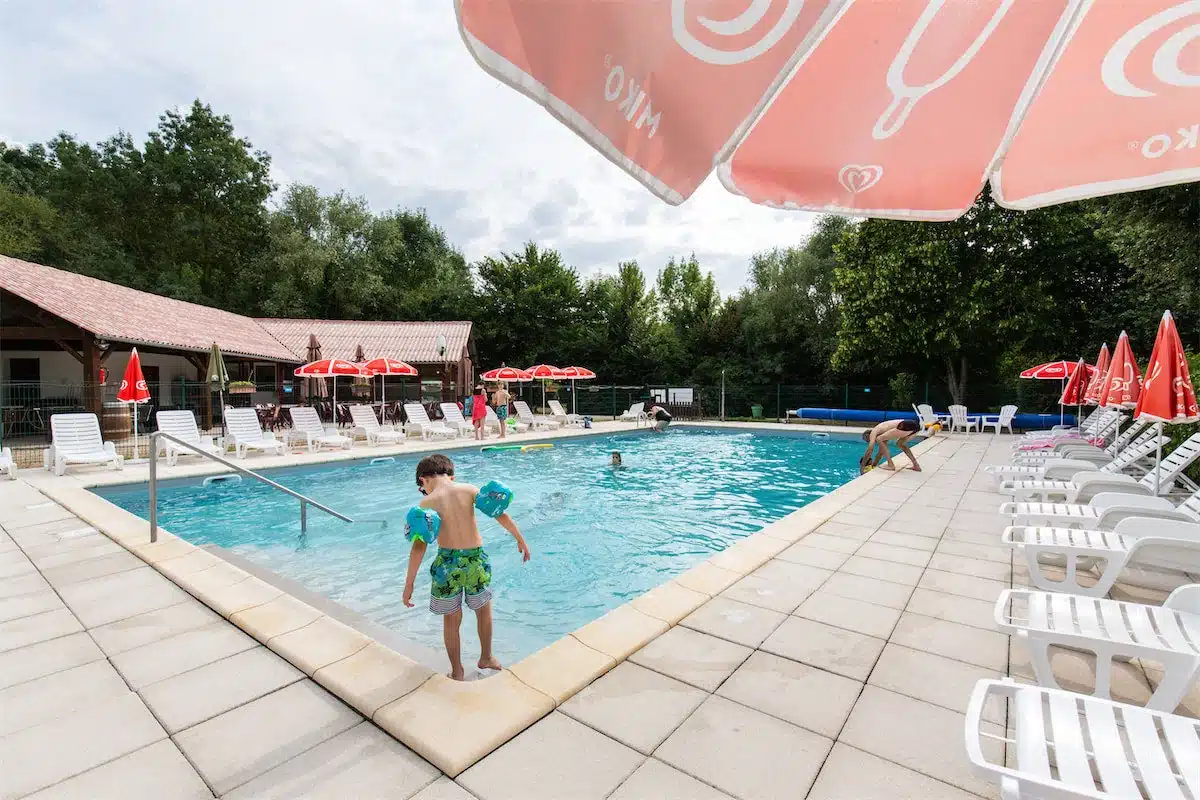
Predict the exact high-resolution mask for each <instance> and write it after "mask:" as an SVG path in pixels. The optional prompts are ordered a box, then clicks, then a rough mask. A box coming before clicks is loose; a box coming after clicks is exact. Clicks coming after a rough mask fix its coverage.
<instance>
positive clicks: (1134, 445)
mask: <svg viewBox="0 0 1200 800" xmlns="http://www.w3.org/2000/svg"><path fill="white" fill-rule="evenodd" d="M1159 441H1160V437H1159V436H1158V431H1156V430H1154V429H1153V428H1151V429H1150V430H1148V431H1146V432H1145V433H1143V434H1142V435H1141V436H1139V437H1138V438H1137V439H1134V440H1133V441H1132V442H1130V444H1129V446H1128V447H1126V448H1125V449H1124V450H1122V451H1121V452H1120V453H1119V454H1118V455H1117V457H1116V458H1114V459H1113V460H1112V461H1110V462H1108V463H1107V464H1105V465H1104V466H1103V467H1101V468H1100V469H1101V470H1102V471H1103V472H1123V471H1124V470H1125V469H1126V468H1127V467H1128V466H1129V465H1130V464H1134V463H1136V462H1138V461H1140V460H1142V459H1143V458H1145V457H1146V456H1148V455H1150V454H1151V453H1153V452H1154V451H1155V450H1156V449H1157V448H1158V444H1159ZM1161 441H1163V442H1165V441H1167V437H1165V436H1164V437H1161Z"/></svg>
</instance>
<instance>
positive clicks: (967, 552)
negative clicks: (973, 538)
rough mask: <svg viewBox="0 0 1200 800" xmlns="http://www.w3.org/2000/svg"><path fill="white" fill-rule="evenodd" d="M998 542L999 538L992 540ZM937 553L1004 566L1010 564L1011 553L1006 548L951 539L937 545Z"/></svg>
mask: <svg viewBox="0 0 1200 800" xmlns="http://www.w3.org/2000/svg"><path fill="white" fill-rule="evenodd" d="M993 540H994V541H996V542H999V537H998V536H997V537H994V539H993ZM936 552H938V553H945V554H946V555H949V556H964V557H965V558H977V559H979V560H980V561H999V562H1002V563H1004V564H1010V563H1012V556H1013V551H1012V550H1010V549H1009V548H1007V547H1001V546H1000V545H999V544H994V545H986V544H970V543H969V542H961V541H955V540H953V539H943V540H942V541H940V542H939V543H938V546H937V551H936Z"/></svg>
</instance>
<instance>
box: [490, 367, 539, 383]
mask: <svg viewBox="0 0 1200 800" xmlns="http://www.w3.org/2000/svg"><path fill="white" fill-rule="evenodd" d="M479 379H480V380H482V381H494V382H500V383H529V382H530V381H531V380H533V376H532V375H530V374H529V373H528V372H526V371H525V370H523V369H518V368H517V367H508V366H503V365H501V366H499V367H496V368H495V369H489V370H488V371H487V372H485V373H483V374H482V375H480V376H479Z"/></svg>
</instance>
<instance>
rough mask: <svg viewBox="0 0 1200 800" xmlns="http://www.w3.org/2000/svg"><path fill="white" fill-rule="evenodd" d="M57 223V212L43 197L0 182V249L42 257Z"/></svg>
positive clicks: (29, 257)
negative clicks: (21, 191)
mask: <svg viewBox="0 0 1200 800" xmlns="http://www.w3.org/2000/svg"><path fill="white" fill-rule="evenodd" d="M57 224H58V214H57V212H56V211H55V210H54V207H53V206H51V205H50V204H49V203H47V202H46V201H45V200H43V199H42V198H40V197H33V196H31V195H27V194H20V193H18V192H15V191H13V190H12V189H10V188H8V187H7V186H5V185H3V184H0V253H4V254H6V255H10V256H13V257H15V258H22V259H25V260H27V261H39V260H42V259H44V258H45V254H46V252H47V250H48V249H50V246H51V245H50V240H51V238H52V237H53V235H54V232H55V230H56V227H57Z"/></svg>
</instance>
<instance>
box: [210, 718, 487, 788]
mask: <svg viewBox="0 0 1200 800" xmlns="http://www.w3.org/2000/svg"><path fill="white" fill-rule="evenodd" d="M440 774H441V773H439V772H438V771H437V769H435V768H434V767H433V766H432V765H430V764H428V763H426V762H425V761H424V760H423V759H421V758H420V757H419V756H417V755H416V754H415V753H413V752H412V751H411V750H409V749H408V748H407V747H405V746H404V745H402V744H400V743H399V742H397V741H396V740H395V739H393V738H392V737H391V736H388V735H387V734H386V733H384V732H383V731H381V730H379V728H376V727H375V726H374V725H372V724H371V723H370V722H361V723H359V724H358V725H355V726H354V727H353V728H350V729H349V730H347V731H345V732H343V733H339V734H338V735H337V736H334V737H333V738H331V739H328V740H326V741H324V742H322V743H321V744H319V745H317V746H316V747H314V748H312V749H311V750H306V751H304V752H303V753H301V754H300V755H298V756H296V757H295V758H293V759H291V760H290V761H286V762H284V763H283V764H280V765H279V766H278V767H275V768H274V769H272V770H270V771H268V772H266V773H264V774H262V775H260V776H258V777H257V778H255V779H254V780H252V781H250V782H249V783H245V784H243V785H242V786H240V787H239V788H237V789H235V790H234V791H232V792H230V793H229V794H227V795H225V798H226V800H252V799H253V800H286V799H287V798H294V797H305V798H312V800H317V799H318V798H320V799H322V800H342V798H364V800H365V798H375V797H409V796H410V795H412V794H413V793H414V792H418V791H420V790H422V789H423V788H428V789H433V788H434V787H433V783H434V781H435V780H436V779H437V778H438V776H439V775H440ZM446 783H449V784H450V786H453V787H454V788H455V789H458V791H459V793H460V794H459V795H457V797H461V798H469V795H467V794H466V792H465V791H464V790H462V789H459V787H457V786H456V785H455V784H453V783H452V782H450V781H449V780H447V781H446ZM417 797H427V798H434V797H440V798H445V799H446V800H449V799H450V798H454V797H456V795H453V794H449V793H448V792H447V793H445V794H442V795H437V794H434V792H432V791H431V792H430V793H429V794H428V795H420V794H418V795H417Z"/></svg>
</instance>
